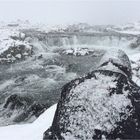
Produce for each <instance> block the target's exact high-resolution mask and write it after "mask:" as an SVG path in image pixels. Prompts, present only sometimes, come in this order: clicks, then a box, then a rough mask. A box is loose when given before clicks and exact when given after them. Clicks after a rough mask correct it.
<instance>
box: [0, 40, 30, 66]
mask: <svg viewBox="0 0 140 140" xmlns="http://www.w3.org/2000/svg"><path fill="white" fill-rule="evenodd" d="M32 53H33V50H32V46H31V45H29V43H27V42H23V41H18V40H12V39H9V40H5V41H3V42H2V43H0V64H7V63H12V62H16V61H17V60H23V59H25V58H26V57H29V56H31V55H32Z"/></svg>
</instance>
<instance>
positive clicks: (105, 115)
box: [43, 50, 140, 140]
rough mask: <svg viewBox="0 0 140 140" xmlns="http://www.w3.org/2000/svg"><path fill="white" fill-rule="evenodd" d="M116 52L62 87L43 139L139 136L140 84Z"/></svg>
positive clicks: (126, 61)
mask: <svg viewBox="0 0 140 140" xmlns="http://www.w3.org/2000/svg"><path fill="white" fill-rule="evenodd" d="M115 54H116V55H115V58H114V56H113V55H112V56H111V55H108V54H105V56H103V60H101V63H100V65H99V67H98V68H97V70H95V71H93V72H91V73H89V74H88V75H87V76H85V77H82V78H77V79H75V80H73V81H71V82H70V83H68V84H66V85H65V86H64V87H63V89H62V92H61V99H60V101H59V103H58V105H57V110H56V113H55V116H54V120H53V123H52V126H51V127H50V128H49V129H48V130H47V131H46V132H45V133H44V138H43V139H44V140H48V139H66V140H72V139H73V140H74V139H79V140H81V139H89V140H90V139H117V138H120V139H139V138H140V102H139V99H140V88H139V87H138V86H137V85H136V84H135V83H134V82H133V81H132V80H131V77H132V75H131V65H130V61H129V59H128V57H127V55H126V54H125V53H124V52H123V51H120V50H119V51H117V52H115ZM106 56H107V57H106Z"/></svg>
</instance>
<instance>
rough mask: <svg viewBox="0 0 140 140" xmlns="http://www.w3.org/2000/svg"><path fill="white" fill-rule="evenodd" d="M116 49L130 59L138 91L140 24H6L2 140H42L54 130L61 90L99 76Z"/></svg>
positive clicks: (0, 45)
mask: <svg viewBox="0 0 140 140" xmlns="http://www.w3.org/2000/svg"><path fill="white" fill-rule="evenodd" d="M118 49H121V50H123V51H124V52H125V53H126V54H127V55H128V57H129V59H130V63H131V69H132V80H133V82H135V83H136V84H137V85H139V86H140V22H135V23H129V24H125V25H89V24H86V23H79V24H71V25H65V26H48V25H45V24H31V23H30V22H29V21H21V20H18V21H16V22H10V23H4V22H2V23H1V24H0V65H1V67H0V126H1V127H0V139H1V140H11V139H12V140H41V139H43V133H44V132H45V131H46V130H47V129H49V127H50V126H51V124H52V121H53V117H54V114H55V110H56V104H57V103H58V101H59V99H60V96H61V91H62V87H63V86H64V85H65V84H66V83H68V82H70V81H71V80H74V79H76V78H79V77H83V76H85V75H87V74H88V73H89V72H92V71H94V70H96V69H97V67H98V66H99V65H100V64H101V63H102V59H103V60H105V59H104V56H105V54H106V52H109V56H111V55H112V57H113V55H114V54H113V50H118ZM114 57H115V56H114ZM120 64H121V62H120ZM123 65H124V64H123ZM109 69H110V67H109ZM100 70H101V69H100ZM113 70H114V69H113ZM87 84H88V81H87ZM89 85H90V84H89ZM88 88H89V87H88ZM79 89H81V90H82V87H79ZM74 92H75V91H74ZM76 92H78V91H76ZM77 94H79V93H77ZM95 96H97V97H96V98H97V100H96V98H95V99H94V100H96V101H98V95H95ZM114 98H115V97H114ZM120 98H122V99H123V98H124V100H123V101H125V100H126V99H125V97H123V96H122V97H120ZM118 99H119V98H118ZM112 100H113V101H115V99H112ZM96 101H95V104H96ZM117 102H118V103H119V104H120V102H119V101H117V100H116V104H117ZM54 104H55V105H54ZM128 104H129V103H128ZM126 105H127V104H126ZM107 106H108V105H107ZM118 109H119V108H118ZM125 113H126V112H125ZM128 113H129V112H127V114H128ZM100 115H102V114H100ZM103 118H104V117H103ZM66 139H69V138H68V137H66Z"/></svg>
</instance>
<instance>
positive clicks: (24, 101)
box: [2, 94, 46, 123]
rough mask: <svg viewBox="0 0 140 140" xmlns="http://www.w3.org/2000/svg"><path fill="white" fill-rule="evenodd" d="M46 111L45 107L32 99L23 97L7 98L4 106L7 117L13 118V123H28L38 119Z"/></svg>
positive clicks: (14, 95)
mask: <svg viewBox="0 0 140 140" xmlns="http://www.w3.org/2000/svg"><path fill="white" fill-rule="evenodd" d="M45 109H46V106H45V105H42V104H39V103H37V102H34V101H33V99H32V98H31V97H22V96H20V95H17V94H13V95H11V96H9V97H8V98H7V100H6V101H5V104H4V106H3V110H2V111H4V112H5V113H4V115H6V117H8V116H9V117H10V118H12V119H13V120H12V121H13V122H16V123H17V122H23V121H25V122H26V121H28V120H30V119H32V118H34V119H35V118H37V117H39V115H40V114H41V113H43V112H44V111H45ZM15 113H16V114H15Z"/></svg>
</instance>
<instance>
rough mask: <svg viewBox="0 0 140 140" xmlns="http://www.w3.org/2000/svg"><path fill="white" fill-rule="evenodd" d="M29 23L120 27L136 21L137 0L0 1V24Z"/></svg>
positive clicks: (139, 6)
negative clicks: (76, 23)
mask: <svg viewBox="0 0 140 140" xmlns="http://www.w3.org/2000/svg"><path fill="white" fill-rule="evenodd" d="M17 19H22V20H26V19H28V20H30V21H32V22H42V23H48V24H65V23H74V22H87V23H90V24H122V23H127V22H132V21H139V20H140V1H139V0H137V1H136V0H85V1H84V0H82V1H81V0H61V1H60V0H46V1H45V0H44V1H39V0H38V1H37V0H34V1H33V0H32V1H31V0H21V1H14V0H11V1H8V0H3V1H0V21H15V20H17Z"/></svg>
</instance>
